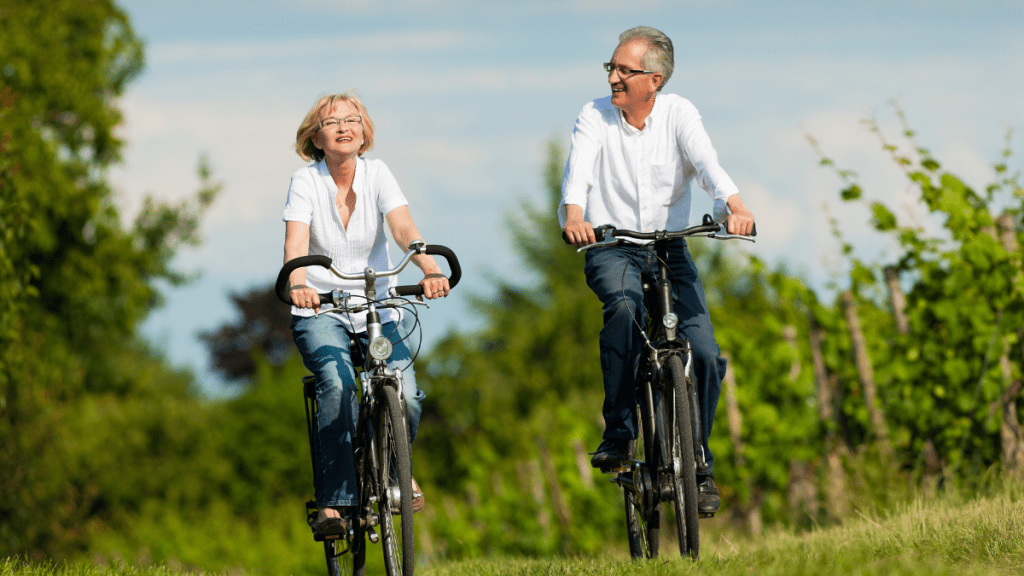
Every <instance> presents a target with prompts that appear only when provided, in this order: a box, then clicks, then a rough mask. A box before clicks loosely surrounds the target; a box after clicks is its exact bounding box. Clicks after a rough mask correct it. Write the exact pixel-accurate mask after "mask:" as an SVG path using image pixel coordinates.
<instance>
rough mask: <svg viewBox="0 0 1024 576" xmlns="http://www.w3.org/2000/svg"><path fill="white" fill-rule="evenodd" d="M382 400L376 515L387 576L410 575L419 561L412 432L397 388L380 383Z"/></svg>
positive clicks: (378, 429)
mask: <svg viewBox="0 0 1024 576" xmlns="http://www.w3.org/2000/svg"><path fill="white" fill-rule="evenodd" d="M379 401H380V409H379V410H378V413H377V464H378V467H379V476H378V480H377V486H378V491H379V498H378V500H377V516H378V518H379V521H380V527H381V532H382V534H381V536H382V543H383V545H384V566H385V568H386V569H387V573H388V576H403V575H404V576H408V575H411V574H412V573H413V571H414V570H415V564H416V556H415V549H414V547H415V543H414V539H413V517H412V461H411V459H410V456H409V432H408V429H407V427H406V424H405V415H404V411H403V410H402V403H401V401H399V399H398V393H397V392H396V391H395V389H394V388H392V387H391V386H387V385H385V386H381V395H380V399H379Z"/></svg>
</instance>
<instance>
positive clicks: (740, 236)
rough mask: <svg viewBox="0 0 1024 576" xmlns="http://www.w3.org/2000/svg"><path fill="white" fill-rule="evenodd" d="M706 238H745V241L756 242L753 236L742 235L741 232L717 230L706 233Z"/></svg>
mask: <svg viewBox="0 0 1024 576" xmlns="http://www.w3.org/2000/svg"><path fill="white" fill-rule="evenodd" d="M708 238H714V239H715V240H746V241H747V242H751V243H756V242H757V240H754V237H753V236H744V235H742V234H728V233H726V234H719V233H718V232H712V233H710V234H708Z"/></svg>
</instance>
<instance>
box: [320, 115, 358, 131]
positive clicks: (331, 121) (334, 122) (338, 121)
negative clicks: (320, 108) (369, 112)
mask: <svg viewBox="0 0 1024 576" xmlns="http://www.w3.org/2000/svg"><path fill="white" fill-rule="evenodd" d="M362 123H363V117H362V116H360V115H358V114H353V115H352V116H345V117H344V118H326V119H324V120H321V121H320V127H321V128H323V127H324V126H331V127H334V126H341V125H342V124H362Z"/></svg>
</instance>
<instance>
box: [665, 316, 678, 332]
mask: <svg viewBox="0 0 1024 576" xmlns="http://www.w3.org/2000/svg"><path fill="white" fill-rule="evenodd" d="M661 322H662V324H664V325H665V328H668V329H669V330H674V329H675V327H676V326H678V325H679V317H678V316H676V315H675V314H673V313H672V312H669V313H668V314H665V316H664V317H663V318H662V319H661Z"/></svg>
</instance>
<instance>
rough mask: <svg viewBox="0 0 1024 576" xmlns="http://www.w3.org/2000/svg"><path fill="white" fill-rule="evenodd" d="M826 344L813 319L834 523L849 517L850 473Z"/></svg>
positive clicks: (828, 506) (828, 495) (827, 490)
mask: <svg viewBox="0 0 1024 576" xmlns="http://www.w3.org/2000/svg"><path fill="white" fill-rule="evenodd" d="M824 342H825V329H824V328H822V327H821V325H820V324H818V323H817V322H816V321H815V320H814V319H813V318H812V319H811V363H812V365H813V366H814V381H815V383H816V385H817V386H816V390H817V396H818V415H819V417H820V418H821V422H822V424H824V426H825V429H826V430H827V432H826V433H825V509H826V511H827V512H828V515H829V517H830V518H832V519H833V520H839V519H841V518H845V517H846V515H847V513H848V512H849V510H848V509H847V500H846V474H845V473H844V472H843V463H842V460H841V459H840V457H839V454H840V443H839V439H838V438H837V437H836V432H835V422H834V420H835V413H834V410H833V403H834V402H835V385H836V382H835V376H833V375H830V374H829V373H828V368H826V367H825V357H824V356H823V355H822V353H821V346H822V344H823V343H824Z"/></svg>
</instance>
